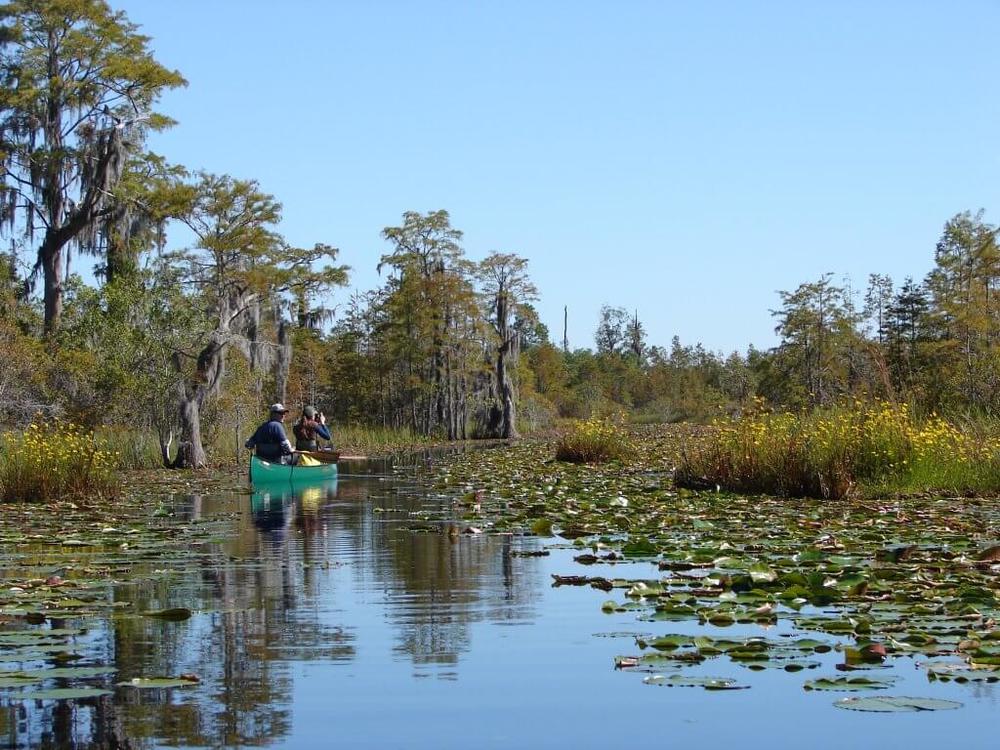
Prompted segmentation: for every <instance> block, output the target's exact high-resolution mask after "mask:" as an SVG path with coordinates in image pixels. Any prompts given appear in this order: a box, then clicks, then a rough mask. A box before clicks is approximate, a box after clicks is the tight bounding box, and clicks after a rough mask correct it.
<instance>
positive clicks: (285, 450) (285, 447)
mask: <svg viewBox="0 0 1000 750" xmlns="http://www.w3.org/2000/svg"><path fill="white" fill-rule="evenodd" d="M244 445H245V446H246V447H247V448H250V449H252V450H256V452H257V455H258V456H259V457H260V458H263V459H265V460H269V461H273V460H275V459H280V458H281V457H282V456H290V455H291V453H292V444H291V443H290V442H289V440H288V435H286V434H285V426H284V425H283V424H281V420H279V419H270V420H268V421H267V422H265V423H264V424H262V425H261V426H260V427H258V428H257V430H256V431H255V432H254V434H253V435H251V436H250V438H249V439H248V440H247V441H246V443H244Z"/></svg>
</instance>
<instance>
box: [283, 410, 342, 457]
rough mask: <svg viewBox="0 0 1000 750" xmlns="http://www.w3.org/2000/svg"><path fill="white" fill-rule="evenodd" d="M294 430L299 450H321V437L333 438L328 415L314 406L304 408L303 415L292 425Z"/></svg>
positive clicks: (325, 438)
mask: <svg viewBox="0 0 1000 750" xmlns="http://www.w3.org/2000/svg"><path fill="white" fill-rule="evenodd" d="M292 432H293V433H294V434H295V450H297V451H316V450H319V439H320V438H322V439H323V440H326V441H327V442H330V441H332V440H333V438H331V437H330V429H329V428H328V427H327V426H326V416H325V415H324V414H323V412H321V411H320V412H318V411H316V407H314V406H306V407H305V408H304V409H302V416H301V417H299V419H297V420H296V422H295V424H294V425H292Z"/></svg>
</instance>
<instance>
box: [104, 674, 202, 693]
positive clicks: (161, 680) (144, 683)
mask: <svg viewBox="0 0 1000 750" xmlns="http://www.w3.org/2000/svg"><path fill="white" fill-rule="evenodd" d="M115 684H116V685H118V686H119V687H130V688H136V689H137V690H153V689H156V688H175V687H190V686H191V685H197V684H198V681H197V680H185V679H183V678H181V677H133V678H132V679H131V680H126V681H124V682H116V683H115Z"/></svg>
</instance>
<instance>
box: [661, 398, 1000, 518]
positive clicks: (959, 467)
mask: <svg viewBox="0 0 1000 750" xmlns="http://www.w3.org/2000/svg"><path fill="white" fill-rule="evenodd" d="M675 482H676V483H677V484H678V486H681V487H695V488H697V487H715V486H717V487H719V488H720V489H725V490H729V491H733V492H742V493H764V494H773V495H781V496H786V497H819V498H840V497H845V496H847V495H850V494H852V493H855V492H859V493H864V494H885V493H893V492H923V491H933V492H947V493H965V492H976V493H996V492H998V491H1000V436H998V430H997V428H996V426H995V425H991V424H987V423H975V424H973V423H969V424H965V425H963V426H961V427H959V426H958V425H957V424H955V423H952V422H949V421H947V420H945V419H943V418H941V417H938V416H931V417H930V418H928V419H922V420H921V419H917V418H915V417H914V416H913V415H912V414H911V412H910V410H909V408H908V407H907V406H906V405H905V404H901V405H900V404H888V403H870V404H865V403H859V402H855V403H853V404H850V405H845V406H841V407H836V408H831V409H825V410H819V411H815V412H812V413H808V414H774V413H769V412H767V411H765V410H763V409H757V410H755V411H753V412H750V413H748V414H745V415H744V416H743V417H742V418H740V419H736V420H733V421H730V422H726V423H722V424H718V425H716V429H715V430H714V431H711V432H710V433H708V434H707V435H704V436H702V437H701V438H699V439H697V440H693V441H691V442H690V443H689V445H688V446H686V448H685V450H684V451H683V454H682V460H681V463H680V465H679V466H678V468H677V471H676V473H675Z"/></svg>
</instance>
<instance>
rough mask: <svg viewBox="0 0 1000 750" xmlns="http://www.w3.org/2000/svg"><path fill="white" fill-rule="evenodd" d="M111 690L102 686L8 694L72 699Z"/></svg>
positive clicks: (34, 697)
mask: <svg viewBox="0 0 1000 750" xmlns="http://www.w3.org/2000/svg"><path fill="white" fill-rule="evenodd" d="M111 694H112V691H110V690H105V689H104V688H94V687H81V688H53V689H52V690H36V691H34V692H31V693H18V694H16V695H12V696H10V697H11V699H13V700H25V701H27V700H39V701H48V700H74V699H77V698H95V697H97V696H99V695H111Z"/></svg>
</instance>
